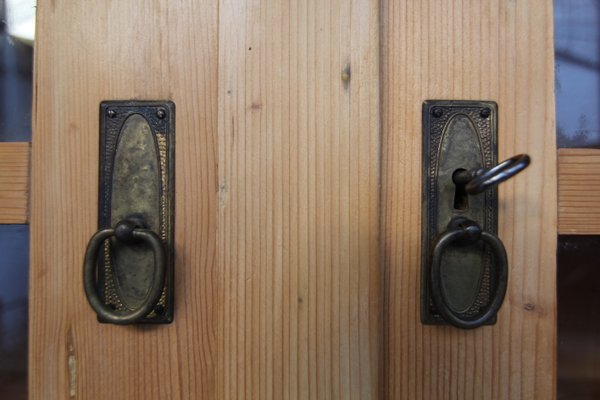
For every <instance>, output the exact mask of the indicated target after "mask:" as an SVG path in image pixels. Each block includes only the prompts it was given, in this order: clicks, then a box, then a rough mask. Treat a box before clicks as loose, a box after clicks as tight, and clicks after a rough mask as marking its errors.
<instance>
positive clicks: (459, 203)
mask: <svg viewBox="0 0 600 400" xmlns="http://www.w3.org/2000/svg"><path fill="white" fill-rule="evenodd" d="M465 171H466V169H463V168H459V169H457V170H456V171H454V173H453V174H452V178H453V181H454V186H455V187H454V209H455V210H459V211H464V210H467V209H468V208H469V195H468V194H467V191H466V190H465V186H467V182H457V179H454V178H455V177H456V174H458V173H461V172H465Z"/></svg>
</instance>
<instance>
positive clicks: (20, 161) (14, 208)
mask: <svg viewBox="0 0 600 400" xmlns="http://www.w3.org/2000/svg"><path fill="white" fill-rule="evenodd" d="M29 151H30V145H29V143H23V142H5V143H0V224H26V223H27V222H28V219H29V213H28V201H29Z"/></svg>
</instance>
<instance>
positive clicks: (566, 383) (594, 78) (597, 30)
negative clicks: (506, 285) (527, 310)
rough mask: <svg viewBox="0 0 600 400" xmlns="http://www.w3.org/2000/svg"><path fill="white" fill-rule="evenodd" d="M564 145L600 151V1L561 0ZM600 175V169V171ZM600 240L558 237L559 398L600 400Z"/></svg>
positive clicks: (559, 86)
mask: <svg viewBox="0 0 600 400" xmlns="http://www.w3.org/2000/svg"><path fill="white" fill-rule="evenodd" d="M554 43H555V57H556V135H557V136H556V138H557V145H558V147H559V148H560V147H580V148H581V147H593V148H600V1H598V0H555V1H554ZM599 173H600V171H599ZM598 249H600V236H574V235H573V236H571V235H569V236H567V235H563V236H559V237H558V272H557V274H558V276H557V284H558V399H559V400H563V399H564V400H567V399H569V400H584V399H585V400H587V399H590V400H591V399H600V263H599V261H598V260H600V254H599V253H598Z"/></svg>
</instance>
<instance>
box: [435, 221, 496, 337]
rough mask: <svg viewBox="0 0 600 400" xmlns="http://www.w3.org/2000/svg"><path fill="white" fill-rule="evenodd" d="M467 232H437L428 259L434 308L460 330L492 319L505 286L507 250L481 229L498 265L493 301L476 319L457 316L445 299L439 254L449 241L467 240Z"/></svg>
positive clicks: (452, 230) (448, 244)
mask: <svg viewBox="0 0 600 400" xmlns="http://www.w3.org/2000/svg"><path fill="white" fill-rule="evenodd" d="M468 237H469V232H468V231H467V230H466V229H460V228H459V229H451V230H448V231H446V232H444V233H442V234H441V235H440V237H439V238H438V240H437V241H436V243H435V245H434V248H433V256H432V261H431V275H430V282H431V297H432V298H433V302H434V304H435V306H436V307H437V310H438V312H439V313H440V315H441V316H442V317H443V318H444V320H446V322H448V323H449V324H451V325H454V326H455V327H457V328H462V329H473V328H477V327H479V326H482V325H484V324H485V323H486V322H488V321H489V320H490V319H491V318H493V317H494V315H496V313H497V312H498V310H499V309H500V306H502V302H503V301H504V296H505V295H506V288H507V285H508V257H507V256H506V250H505V249H504V245H503V244H502V242H501V241H500V239H498V237H496V236H495V235H492V234H491V233H489V232H485V231H482V232H481V236H480V237H479V240H482V241H484V242H485V243H486V244H488V245H489V246H490V248H491V249H492V252H493V254H494V257H495V258H496V265H497V268H498V270H497V285H496V290H495V292H494V293H493V295H492V300H491V302H490V303H489V305H488V306H487V307H486V308H485V310H484V311H483V313H481V314H480V315H479V316H478V317H477V318H476V319H463V318H461V317H460V316H458V315H456V314H455V313H454V312H453V311H452V310H451V309H450V307H449V306H448V302H447V300H446V297H445V295H444V292H443V289H442V275H441V264H442V254H443V253H444V251H445V250H446V249H447V248H448V246H450V245H451V244H452V243H454V242H456V241H458V240H461V239H467V238H468Z"/></svg>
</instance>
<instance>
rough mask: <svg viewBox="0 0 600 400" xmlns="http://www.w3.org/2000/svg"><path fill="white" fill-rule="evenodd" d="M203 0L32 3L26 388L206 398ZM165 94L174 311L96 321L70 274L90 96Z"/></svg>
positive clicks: (210, 191)
mask: <svg viewBox="0 0 600 400" xmlns="http://www.w3.org/2000/svg"><path fill="white" fill-rule="evenodd" d="M217 7H218V4H217V3H216V2H215V1H211V0H206V1H203V0H200V1H199V0H189V1H176V2H174V1H167V0H164V1H152V2H148V1H118V0H114V1H113V0H110V1H101V2H89V1H86V2H73V1H66V0H54V1H49V2H48V1H44V2H39V4H38V8H37V18H38V24H37V30H38V32H40V34H39V35H38V37H37V38H36V51H35V88H36V90H35V96H34V111H33V112H34V133H33V155H32V215H31V270H30V274H31V275H30V279H31V283H30V325H29V327H30V328H29V331H30V352H29V362H30V363H29V366H30V370H29V371H30V373H29V388H30V399H44V400H50V399H67V398H72V399H86V400H94V399H113V400H117V399H123V400H132V399H159V398H160V399H199V398H202V399H211V398H215V393H216V386H215V385H216V373H217V372H216V367H217V366H216V362H217V347H216V345H217V340H216V334H217V329H216V328H217V325H218V320H217V317H218V312H219V307H220V305H221V302H220V300H219V299H220V296H221V288H222V286H221V285H220V284H221V282H220V280H219V275H218V265H217V261H216V255H217V254H216V229H217V226H216V222H217V200H216V195H215V193H216V187H217V164H216V163H217V159H216V153H217V63H218V56H217V38H218V30H217V18H218V12H217ZM131 98H137V99H171V100H173V101H174V102H175V104H176V108H177V110H176V114H177V116H176V125H177V127H176V130H177V133H176V189H175V190H176V195H175V196H176V206H175V207H176V210H177V212H176V217H175V238H176V239H175V243H176V245H175V246H176V247H175V253H176V255H175V257H176V261H175V264H176V265H175V268H176V270H175V281H176V282H175V285H176V287H177V290H176V294H175V308H176V310H175V312H176V317H175V322H174V323H173V324H171V325H165V326H155V327H136V326H128V327H122V326H115V325H106V324H99V323H98V322H97V321H96V316H95V314H94V312H93V311H92V310H91V308H90V307H89V305H88V304H87V302H86V299H85V295H84V292H83V286H82V261H83V255H84V251H85V246H86V243H87V241H88V240H89V238H90V236H91V235H92V234H93V233H94V232H95V230H96V229H97V212H98V205H97V190H98V189H97V187H98V143H99V126H98V124H99V119H98V112H99V104H100V102H101V101H102V100H116V99H131Z"/></svg>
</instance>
